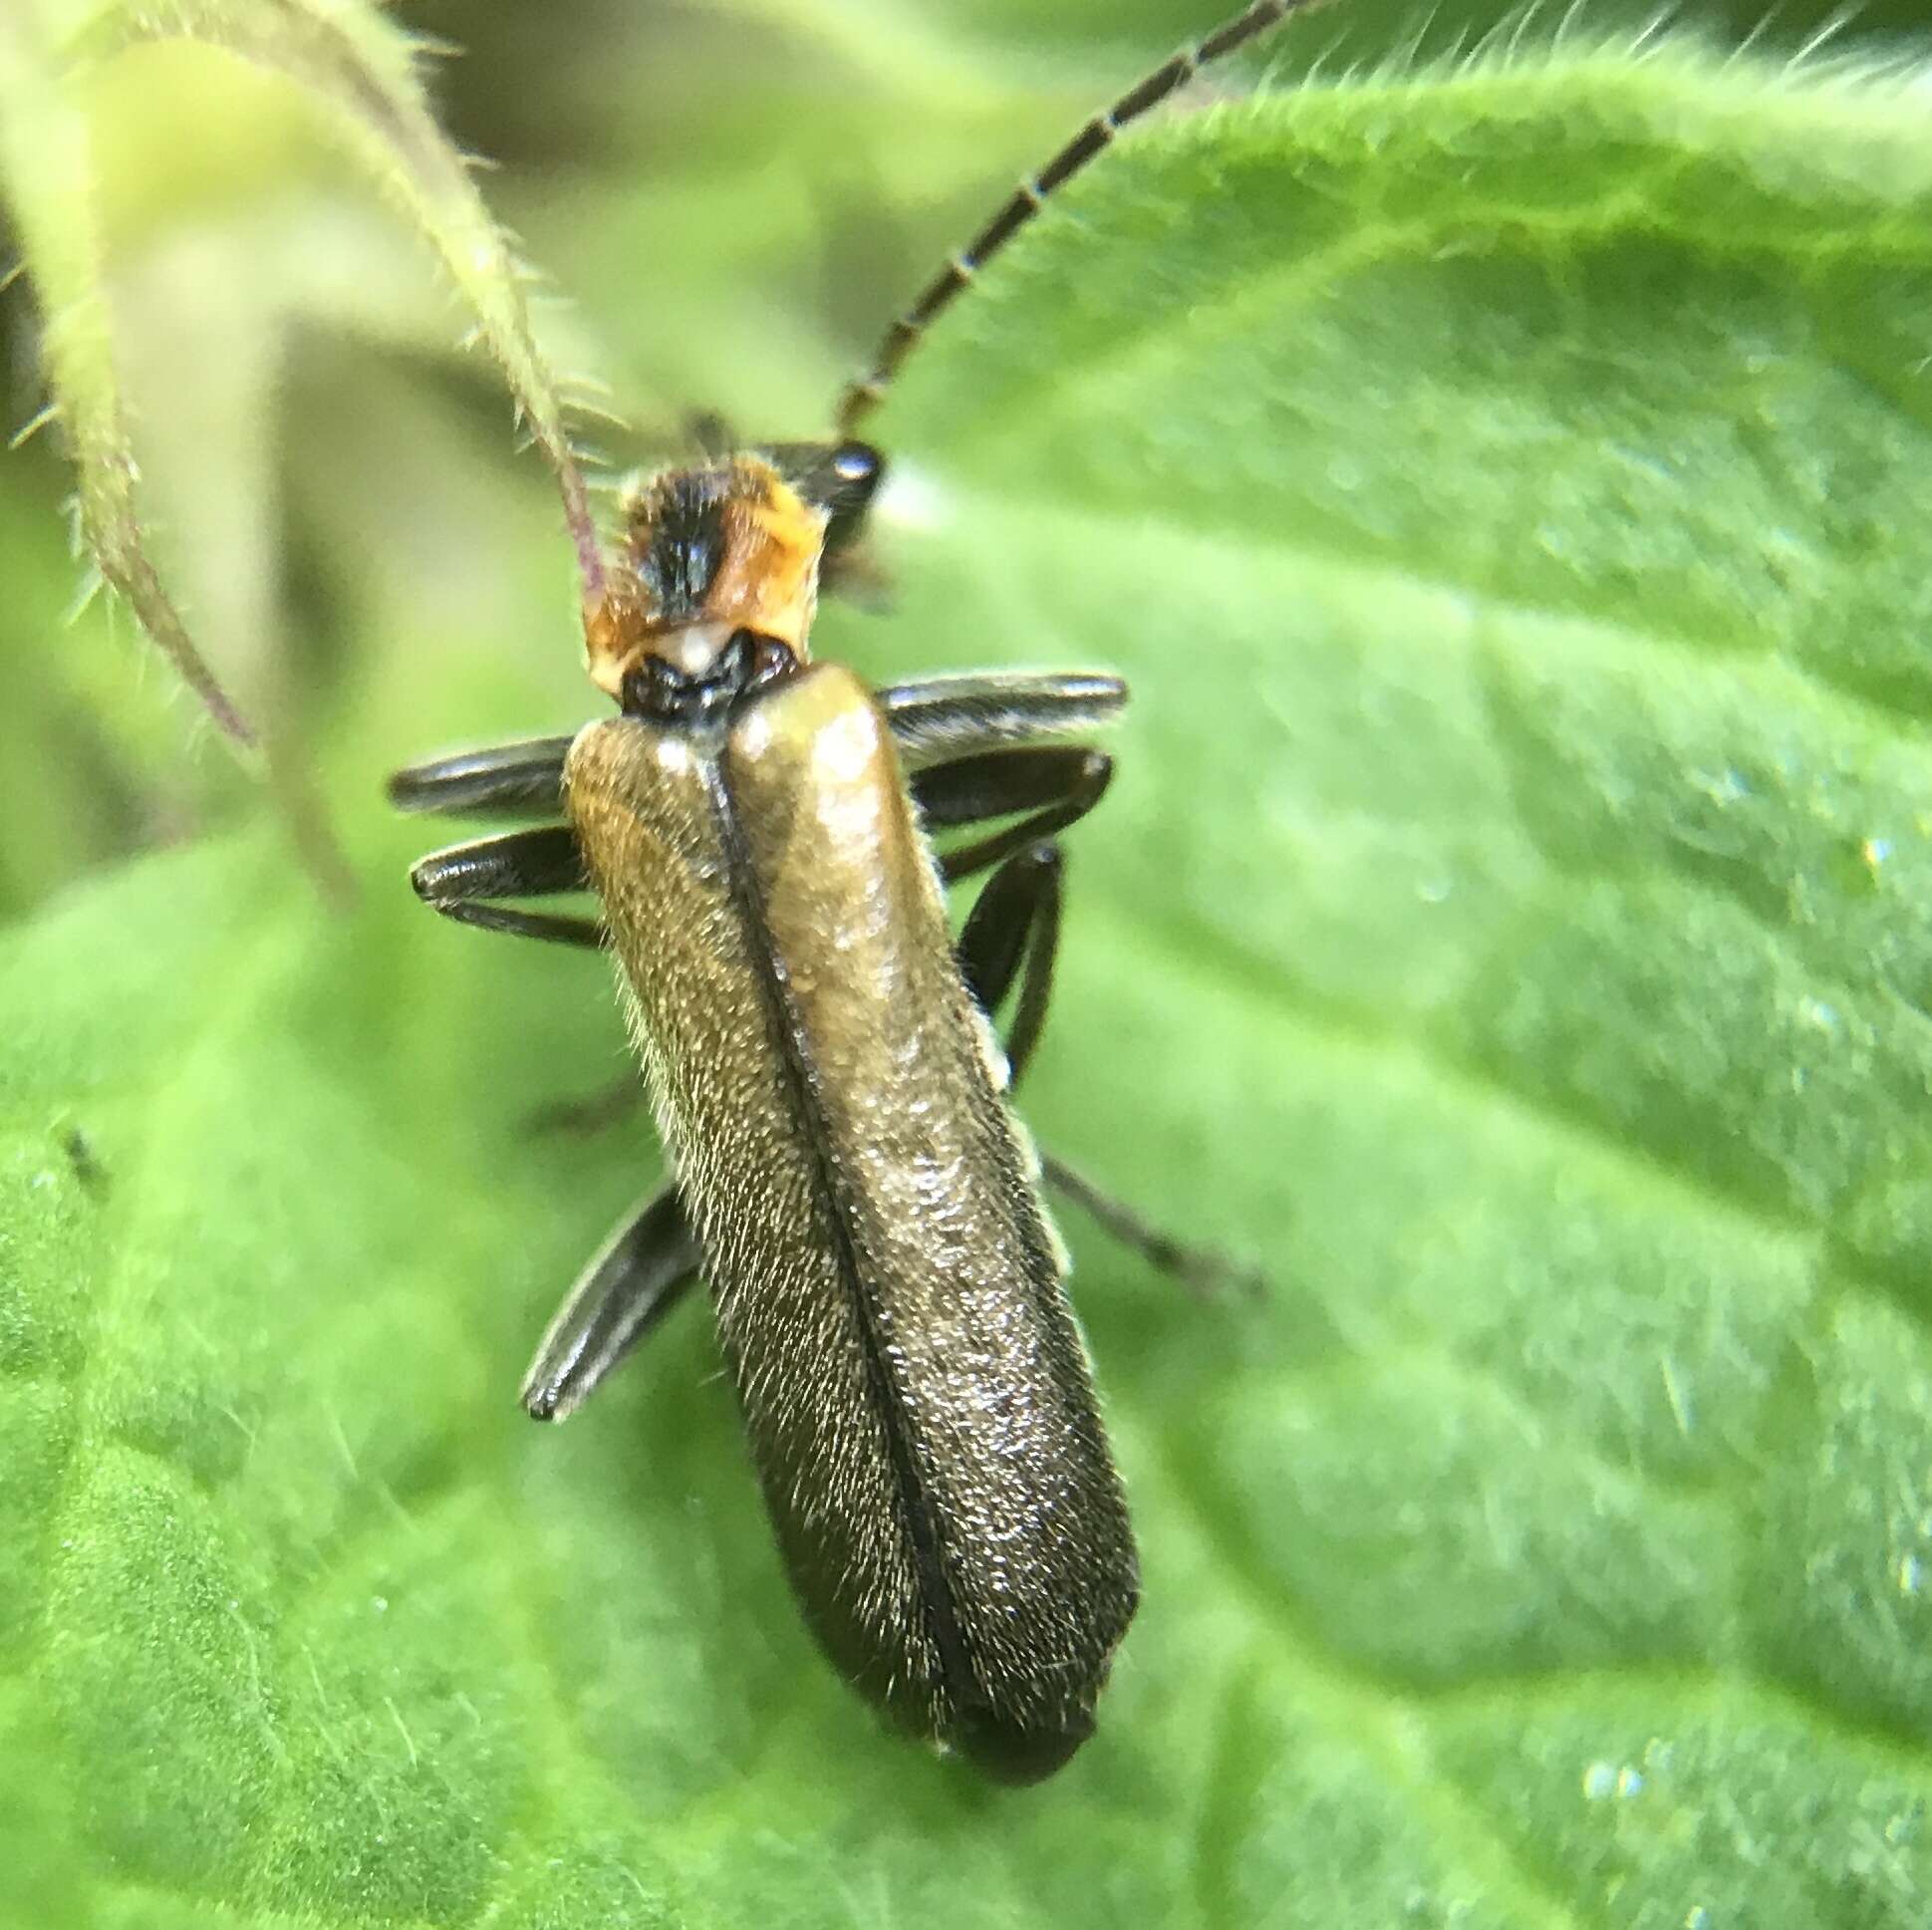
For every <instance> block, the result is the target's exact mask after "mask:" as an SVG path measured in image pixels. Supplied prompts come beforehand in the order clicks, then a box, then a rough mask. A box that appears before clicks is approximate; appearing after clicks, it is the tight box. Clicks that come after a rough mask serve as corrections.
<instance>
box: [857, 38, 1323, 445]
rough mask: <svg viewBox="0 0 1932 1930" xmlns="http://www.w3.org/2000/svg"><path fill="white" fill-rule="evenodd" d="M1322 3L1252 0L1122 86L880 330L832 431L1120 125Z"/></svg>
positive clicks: (866, 403) (881, 389) (886, 380)
mask: <svg viewBox="0 0 1932 1930" xmlns="http://www.w3.org/2000/svg"><path fill="white" fill-rule="evenodd" d="M1325 3H1326V0H1258V4H1257V5H1255V6H1251V7H1249V8H1248V9H1247V11H1246V12H1245V13H1242V14H1238V15H1236V17H1235V18H1234V19H1233V20H1230V21H1228V22H1226V23H1225V24H1223V25H1222V26H1220V27H1217V28H1216V29H1215V31H1214V32H1213V33H1211V34H1210V35H1208V37H1207V38H1206V39H1205V40H1200V41H1197V42H1196V43H1195V44H1194V45H1193V46H1192V47H1184V48H1182V49H1181V51H1180V52H1179V53H1178V54H1176V55H1175V56H1174V57H1173V59H1171V60H1169V61H1166V62H1164V63H1163V64H1162V65H1161V66H1159V67H1157V68H1156V69H1155V70H1154V71H1153V73H1151V74H1150V75H1148V76H1147V78H1146V79H1145V80H1143V81H1140V82H1138V83H1137V84H1136V85H1135V86H1133V87H1131V88H1129V89H1128V90H1127V92H1126V93H1125V94H1123V95H1122V96H1121V97H1120V99H1119V100H1118V101H1116V102H1115V103H1114V104H1113V106H1112V107H1110V108H1109V109H1107V111H1106V112H1105V113H1104V114H1097V115H1095V116H1094V118H1093V119H1092V120H1091V121H1089V122H1088V123H1087V125H1086V126H1085V127H1084V128H1082V129H1081V130H1080V132H1079V133H1078V134H1076V135H1075V136H1074V137H1073V138H1072V139H1071V140H1069V141H1068V142H1067V144H1066V145H1065V146H1064V147H1062V148H1061V149H1060V151H1059V152H1058V153H1057V154H1055V155H1054V156H1053V158H1052V159H1051V160H1049V161H1048V162H1047V163H1046V165H1045V166H1044V167H1042V168H1041V169H1040V171H1039V172H1038V173H1037V174H1035V175H1034V176H1033V177H1032V178H1031V179H1030V180H1025V181H1022V182H1021V183H1020V184H1019V187H1018V189H1017V190H1016V191H1015V192H1014V194H1013V197H1012V199H1011V200H1009V201H1008V202H1007V203H1006V204H1005V206H1004V207H1002V208H1001V209H1000V210H999V212H998V213H997V214H995V215H994V216H993V217H992V219H991V220H990V221H988V222H987V223H986V225H985V226H984V227H983V228H981V229H980V230H979V232H978V233H977V234H976V235H974V236H973V237H972V240H971V241H970V242H969V243H968V244H967V245H966V247H965V248H963V249H962V250H961V251H960V253H958V254H957V255H955V256H954V257H953V259H952V260H951V261H949V262H948V263H947V264H946V266H945V267H944V268H942V269H941V270H940V272H939V273H938V274H937V275H935V276H934V277H933V279H932V280H931V281H930V282H929V283H928V284H927V285H926V292H925V293H924V294H923V295H921V296H920V298H919V300H918V301H916V302H915V303H914V304H913V305H912V307H911V308H909V309H908V310H907V311H906V313H905V314H904V315H903V316H901V317H900V319H899V320H898V321H896V322H895V323H894V324H893V325H892V327H891V328H890V329H888V330H887V331H886V336H885V340H884V341H882V342H881V343H880V344H879V350H878V353H877V354H876V355H875V356H874V358H873V362H872V369H871V372H870V373H869V374H867V375H865V376H862V377H860V379H859V380H858V381H856V382H854V383H851V384H849V385H848V386H847V388H846V390H845V393H844V394H843V395H841V396H840V398H839V408H838V429H839V433H840V434H841V435H842V436H843V435H850V434H851V433H852V430H853V428H854V426H855V425H856V424H857V423H858V422H859V421H860V420H861V419H862V418H863V417H864V416H865V414H867V412H868V411H869V410H871V409H872V408H873V406H874V405H875V404H876V403H877V402H878V401H879V399H880V397H881V396H883V395H884V394H885V393H886V389H887V386H888V385H889V384H890V383H891V381H892V379H893V377H894V376H896V375H897V374H898V373H899V365H900V364H901V363H902V362H904V361H905V360H906V358H907V356H909V355H910V354H911V353H912V350H913V345H914V344H915V343H916V342H918V340H919V339H920V337H921V336H923V335H924V334H925V333H926V331H927V330H928V329H929V328H931V327H932V325H933V323H934V321H935V320H936V319H937V317H938V316H939V315H941V314H942V313H943V312H944V311H945V309H946V308H947V306H948V305H949V304H950V303H951V302H952V300H953V298H954V297H955V296H956V295H958V294H959V293H960V292H961V290H963V289H964V288H966V285H967V284H968V283H969V282H970V281H971V280H972V278H973V276H974V275H976V274H977V273H978V272H979V270H980V269H981V268H983V267H984V266H985V265H986V263H987V262H988V261H990V260H991V259H992V257H993V256H994V255H996V254H997V253H998V252H999V250H1000V249H1001V248H1003V247H1004V246H1005V245H1006V243H1007V242H1009V241H1010V240H1011V239H1012V238H1013V236H1014V235H1016V234H1017V233H1018V232H1019V231H1020V229H1021V228H1023V227H1025V225H1026V224H1027V222H1029V221H1030V220H1032V218H1033V217H1034V215H1036V214H1037V213H1038V212H1039V211H1040V208H1041V206H1042V205H1043V204H1044V203H1045V201H1046V198H1047V196H1048V195H1050V194H1052V193H1053V192H1054V191H1055V190H1056V189H1058V188H1061V187H1064V186H1065V185H1066V184H1067V182H1068V181H1070V180H1071V179H1072V178H1073V177H1074V175H1075V174H1077V173H1079V171H1080V170H1081V168H1083V167H1085V166H1086V164H1087V163H1088V162H1089V161H1090V160H1093V159H1094V158H1096V156H1098V155H1099V154H1101V153H1103V152H1104V151H1105V150H1106V149H1107V148H1108V147H1109V146H1110V145H1111V144H1112V142H1113V138H1114V137H1115V136H1116V135H1117V134H1119V133H1120V131H1121V129H1123V128H1124V127H1126V126H1127V125H1128V124H1129V123H1130V122H1133V121H1138V120H1139V119H1140V118H1141V116H1142V115H1144V114H1145V113H1147V111H1148V110H1149V109H1150V108H1156V107H1159V106H1160V104H1161V103H1162V102H1163V101H1165V100H1166V99H1167V98H1168V96H1169V95H1170V94H1172V93H1174V92H1175V91H1176V90H1177V89H1179V88H1183V87H1186V86H1187V84H1188V83H1189V82H1190V81H1191V80H1193V79H1194V77H1195V76H1196V75H1197V74H1199V73H1200V72H1201V70H1202V69H1203V68H1204V67H1206V66H1207V65H1208V64H1209V63H1210V62H1211V61H1218V60H1220V59H1221V57H1222V56H1223V55H1224V54H1232V53H1233V52H1234V51H1235V50H1236V48H1238V47H1244V46H1246V45H1247V43H1248V42H1249V41H1250V40H1253V39H1255V38H1256V37H1258V36H1259V35H1261V34H1264V33H1266V32H1267V30H1268V29H1269V28H1270V27H1274V26H1278V25H1279V24H1280V23H1281V22H1282V21H1283V20H1285V19H1287V17H1288V16H1289V15H1290V14H1294V13H1306V12H1308V11H1309V10H1310V9H1312V8H1314V7H1318V6H1322V5H1324V4H1325Z"/></svg>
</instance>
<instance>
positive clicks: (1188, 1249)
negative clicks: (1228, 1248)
mask: <svg viewBox="0 0 1932 1930" xmlns="http://www.w3.org/2000/svg"><path fill="white" fill-rule="evenodd" d="M1040 1172H1041V1174H1042V1176H1043V1177H1044V1179H1045V1181H1046V1183H1047V1185H1048V1186H1050V1187H1051V1188H1052V1189H1053V1190H1054V1191H1055V1192H1056V1193H1059V1194H1061V1195H1063V1196H1064V1197H1065V1198H1066V1199H1069V1200H1071V1201H1072V1202H1073V1203H1074V1205H1075V1206H1077V1207H1080V1208H1082V1209H1083V1210H1084V1211H1085V1212H1086V1213H1088V1214H1089V1215H1090V1216H1091V1217H1092V1218H1093V1219H1094V1220H1095V1221H1097V1222H1098V1223H1099V1225H1101V1226H1102V1227H1104V1228H1105V1229H1106V1230H1107V1232H1108V1233H1110V1234H1112V1235H1113V1237H1114V1238H1115V1239H1116V1240H1117V1241H1120V1243H1121V1244H1122V1245H1123V1246H1129V1247H1132V1248H1133V1250H1134V1251H1135V1252H1137V1253H1139V1254H1140V1256H1141V1258H1142V1259H1144V1260H1146V1261H1147V1263H1148V1264H1149V1265H1150V1266H1153V1267H1157V1268H1158V1269H1159V1270H1160V1271H1161V1272H1163V1273H1168V1274H1171V1275H1172V1276H1173V1277H1174V1278H1175V1279H1177V1280H1179V1281H1180V1282H1181V1283H1182V1284H1183V1285H1184V1286H1186V1287H1187V1288H1188V1289H1189V1290H1190V1291H1192V1292H1195V1293H1199V1294H1200V1295H1202V1296H1203V1297H1204V1298H1206V1297H1207V1296H1208V1295H1209V1294H1211V1293H1218V1292H1220V1291H1222V1290H1223V1289H1224V1288H1227V1287H1231V1286H1234V1287H1240V1288H1242V1289H1243V1290H1244V1291H1246V1292H1249V1293H1258V1292H1260V1291H1261V1290H1262V1288H1263V1286H1264V1285H1265V1282H1264V1281H1263V1280H1262V1278H1261V1275H1260V1273H1259V1272H1258V1271H1257V1270H1256V1269H1255V1268H1254V1267H1252V1266H1247V1265H1243V1264H1242V1261H1240V1260H1238V1259H1234V1258H1231V1257H1230V1256H1229V1255H1228V1254H1227V1253H1223V1252H1218V1251H1217V1250H1216V1249H1215V1248H1214V1247H1212V1246H1196V1245H1193V1244H1191V1243H1190V1242H1189V1241H1185V1240H1176V1239H1175V1238H1174V1237H1173V1236H1172V1235H1171V1234H1164V1233H1163V1232H1162V1231H1161V1230H1160V1229H1159V1228H1158V1227H1152V1226H1149V1225H1148V1223H1147V1222H1146V1221H1145V1220H1143V1219H1142V1218H1141V1217H1140V1215H1139V1214H1138V1213H1136V1212H1135V1211H1134V1209H1133V1208H1132V1207H1130V1206H1127V1205H1126V1204H1124V1203H1123V1202H1122V1201H1119V1200H1116V1199H1115V1198H1114V1196H1113V1195H1112V1194H1111V1193H1103V1192H1102V1191H1101V1190H1100V1188H1099V1187H1097V1186H1095V1185H1094V1183H1093V1182H1092V1181H1091V1180H1089V1179H1088V1178H1086V1176H1085V1175H1084V1174H1081V1173H1077V1172H1075V1171H1074V1169H1073V1168H1072V1167H1070V1166H1068V1165H1067V1164H1066V1162H1065V1161H1064V1160H1056V1159H1055V1158H1054V1157H1053V1155H1052V1154H1051V1153H1045V1152H1043V1153H1042V1154H1041V1155H1040Z"/></svg>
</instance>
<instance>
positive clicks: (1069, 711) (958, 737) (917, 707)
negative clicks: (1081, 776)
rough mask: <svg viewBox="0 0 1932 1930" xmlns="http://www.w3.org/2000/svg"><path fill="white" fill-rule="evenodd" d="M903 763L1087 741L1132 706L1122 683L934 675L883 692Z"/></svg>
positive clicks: (922, 764) (1080, 676)
mask: <svg viewBox="0 0 1932 1930" xmlns="http://www.w3.org/2000/svg"><path fill="white" fill-rule="evenodd" d="M877 694H878V698H879V704H880V707H881V708H882V709H883V710H884V711H885V713H886V722H887V723H888V724H889V725H890V726H891V729H892V738H893V742H894V744H895V745H896V746H897V747H898V750H899V761H900V762H901V763H902V764H903V765H904V766H905V767H906V768H907V769H908V770H909V771H920V770H924V769H925V768H926V767H927V765H929V764H938V763H944V762H946V761H947V760H948V759H950V758H954V757H965V756H971V755H976V754H977V753H978V752H980V751H984V750H1008V749H1016V748H1019V747H1021V746H1024V745H1028V744H1038V743H1047V742H1050V741H1051V740H1052V739H1054V738H1055V737H1073V736H1080V735H1083V734H1084V733H1085V732H1087V731H1089V730H1094V729H1098V728H1099V727H1100V726H1102V725H1103V724H1108V723H1111V722H1112V721H1113V720H1114V718H1115V717H1117V716H1118V715H1119V714H1120V712H1121V710H1122V708H1123V707H1124V706H1125V705H1126V702H1127V686H1126V685H1125V684H1124V683H1122V682H1121V680H1120V679H1119V678H1117V677H1103V676H1099V675H1095V674H1092V673H1087V672H1076V673H1074V674H1072V675H1057V676H1051V675H1049V676H1017V677H1013V676H1003V675H995V676H989V677H932V678H924V679H922V680H921V681H920V682H919V683H917V684H893V685H889V686H888V687H887V688H886V689H883V690H880V691H879V692H878V693H877Z"/></svg>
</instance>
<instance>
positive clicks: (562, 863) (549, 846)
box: [410, 824, 604, 950]
mask: <svg viewBox="0 0 1932 1930" xmlns="http://www.w3.org/2000/svg"><path fill="white" fill-rule="evenodd" d="M410 883H411V884H413V885H414V887H415V891H416V896H417V897H418V898H420V899H421V900H422V902H423V903H424V904H425V905H427V906H428V907H429V908H430V910H432V911H437V912H440V913H441V914H442V915H443V917H444V918H453V919H455V920H456V921H457V922H458V923H459V924H462V925H476V926H480V927H481V928H482V929H483V930H484V931H486V932H510V933H514V934H515V935H516V936H518V937H519V938H527V939H550V940H552V941H554V942H555V943H557V944H559V945H578V946H586V947H589V948H591V949H593V950H594V949H595V948H597V947H598V946H601V945H602V944H603V943H604V927H603V926H602V924H601V923H599V922H598V921H597V920H596V919H590V918H560V917H557V916H556V915H554V914H552V913H547V912H519V911H513V910H511V909H510V908H509V907H507V906H503V905H497V904H493V903H490V902H488V901H490V900H494V899H499V898H545V897H549V896H551V895H553V894H555V893H558V892H580V891H588V890H589V889H590V880H589V879H588V878H587V877H586V876H585V874H584V860H583V854H582V853H581V852H580V851H579V850H578V848H577V834H576V832H574V831H573V830H571V828H570V827H569V826H568V825H567V824H547V825H544V826H542V827H541V828H539V829H537V830H534V831H508V832H505V833H504V834H503V836H501V837H500V838H478V839H477V840H475V842H474V843H471V844H454V845H450V846H449V847H448V848H447V849H445V850H442V851H432V852H430V854H429V855H428V856H427V857H426V858H424V859H422V860H421V861H420V862H419V863H418V864H417V865H416V866H415V868H414V870H413V871H412V872H411V873H410Z"/></svg>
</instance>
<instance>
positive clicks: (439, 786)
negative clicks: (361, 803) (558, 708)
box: [388, 737, 571, 818]
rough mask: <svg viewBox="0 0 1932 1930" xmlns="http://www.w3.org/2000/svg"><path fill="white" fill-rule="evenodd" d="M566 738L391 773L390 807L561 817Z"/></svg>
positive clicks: (464, 753) (498, 747) (463, 753)
mask: <svg viewBox="0 0 1932 1930" xmlns="http://www.w3.org/2000/svg"><path fill="white" fill-rule="evenodd" d="M570 745H571V739H570V738H568V737H530V738H527V739H526V740H525V741H523V742H522V743H515V744H495V745H492V746H491V747H490V748H489V749H487V750H460V751H458V752H456V754H455V755H454V756H452V757H437V758H434V759H433V760H431V761H430V762H429V763H426V764H412V765H410V766H409V768H408V769H406V770H399V771H397V772H395V773H394V774H393V775H392V776H391V778H390V780H389V785H388V790H389V798H390V802H391V803H392V804H394V805H395V806H396V807H397V808H398V809H399V810H403V811H441V812H450V813H455V812H465V811H473V812H475V813H476V814H477V815H479V816H482V817H528V818H555V817H561V816H562V815H563V808H564V759H565V757H566V756H568V755H569V752H570Z"/></svg>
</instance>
